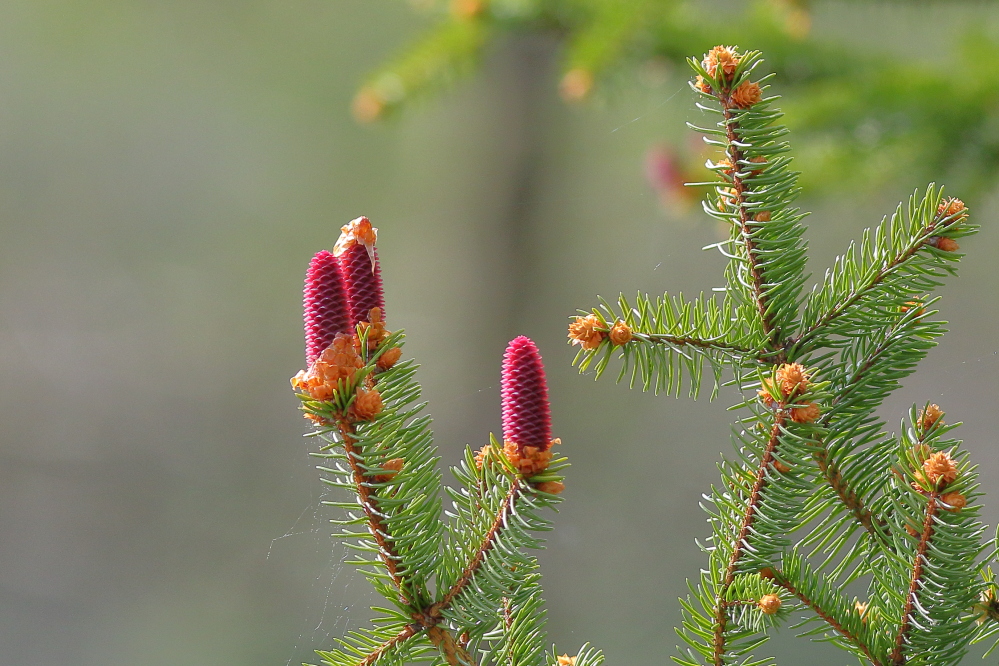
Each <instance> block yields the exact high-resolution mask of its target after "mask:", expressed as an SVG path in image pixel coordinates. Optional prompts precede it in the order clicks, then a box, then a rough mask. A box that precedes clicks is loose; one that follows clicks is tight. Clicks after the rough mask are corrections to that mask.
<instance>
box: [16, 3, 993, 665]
mask: <svg viewBox="0 0 999 666" xmlns="http://www.w3.org/2000/svg"><path fill="white" fill-rule="evenodd" d="M413 4H414V5H421V6H410V5H409V4H407V3H405V2H401V1H399V0H295V1H291V2H289V1H287V0H285V1H282V2H277V1H276V0H240V1H238V2H237V1H233V0H171V1H170V2H153V1H150V0H94V1H92V2H87V3H81V2H71V1H69V0H2V1H0V423H2V429H0V665H3V666H6V665H8V664H10V665H18V666H20V665H41V664H45V665H49V664H62V663H67V664H68V663H72V664H74V665H75V666H119V665H125V664H136V663H141V664H144V665H149V666H154V665H160V664H163V665H166V664H170V665H171V666H173V665H177V664H184V665H192V666H201V665H205V666H207V665H212V666H225V665H229V664H231V665H234V666H235V665H237V664H238V665H240V666H248V665H251V664H253V665H258V664H259V665H265V664H266V665H272V664H277V665H284V664H298V663H301V662H302V661H313V662H315V661H316V659H315V658H314V657H313V655H312V651H313V650H314V649H318V648H324V647H329V646H331V645H332V643H333V638H334V637H337V636H341V635H342V634H343V633H344V631H346V630H348V629H350V628H353V627H357V626H363V625H365V624H366V622H367V620H368V613H369V611H368V609H367V606H368V605H369V604H370V603H371V602H373V601H375V599H374V598H373V597H372V596H371V595H370V593H369V589H368V585H367V583H366V582H365V581H363V580H361V579H359V577H358V576H357V575H356V573H355V572H354V571H353V570H351V569H350V568H348V567H345V566H344V565H342V564H341V560H342V559H343V556H344V551H343V549H342V547H341V546H340V545H339V544H336V543H334V542H333V541H332V540H331V538H330V537H329V533H330V531H331V528H330V526H329V524H328V522H327V520H328V519H329V518H330V517H333V514H332V513H331V512H332V511H333V510H330V509H326V508H324V507H322V506H320V504H319V503H320V501H321V500H322V499H323V497H324V492H325V491H324V489H323V488H321V484H320V483H319V480H318V475H317V473H316V472H315V470H314V469H313V467H314V461H312V460H311V459H310V458H309V456H308V451H309V446H310V443H311V442H309V441H307V440H304V439H302V437H301V436H302V435H303V434H304V433H305V432H306V431H307V425H306V422H305V421H304V419H302V418H301V416H300V415H299V413H298V412H297V409H296V408H297V400H296V399H295V397H294V396H293V394H292V393H291V391H290V390H289V385H288V378H289V377H291V376H292V375H293V374H294V373H295V372H297V371H298V370H299V369H300V368H301V367H302V366H303V364H304V360H303V340H302V332H301V312H300V306H301V285H302V278H303V275H304V270H305V267H306V266H307V264H308V261H309V258H310V257H311V255H312V254H313V253H314V252H315V251H317V250H318V249H320V248H329V247H331V246H332V244H333V242H334V241H335V239H336V237H337V235H338V233H339V227H340V226H341V225H342V224H344V223H346V222H347V221H348V220H350V219H352V218H354V217H356V216H358V215H362V214H364V215H367V216H369V217H370V218H371V219H372V220H373V222H374V223H375V225H376V226H378V227H379V228H380V230H381V235H380V238H379V252H380V255H381V258H382V261H383V274H384V277H385V281H386V289H387V314H388V323H389V326H390V328H393V329H394V328H405V329H406V330H407V333H408V336H409V338H408V344H407V347H406V352H407V355H412V356H414V357H416V358H417V359H419V360H420V361H421V363H423V368H422V370H421V375H420V376H421V379H422V382H423V385H424V387H425V394H426V397H427V398H428V399H429V400H430V403H431V407H430V411H431V413H432V414H433V415H434V417H435V432H436V435H437V443H438V445H439V447H440V449H441V452H442V455H443V457H444V461H445V463H446V464H451V463H453V462H456V461H457V460H458V457H459V455H460V452H461V450H462V449H463V447H464V446H465V445H466V444H470V445H472V446H473V447H478V446H480V445H481V444H482V443H484V442H485V441H486V437H487V434H488V433H489V432H490V431H494V432H496V431H498V430H499V386H498V384H499V365H500V360H501V355H502V352H503V349H504V346H505V343H506V341H507V340H509V339H510V338H511V337H513V336H515V335H518V334H526V335H529V336H532V337H533V338H534V339H535V340H536V341H537V342H538V343H539V345H540V347H541V349H542V353H543V354H544V356H545V361H546V365H547V369H548V376H549V381H550V384H551V393H552V403H553V411H554V422H555V433H556V435H557V436H560V437H561V438H562V441H563V442H564V445H563V453H566V454H567V455H569V456H570V458H571V460H572V461H573V463H574V464H573V467H572V469H571V470H570V474H569V478H568V489H567V490H566V493H565V499H566V500H567V501H566V503H565V504H564V505H563V509H562V511H561V513H560V515H559V516H558V517H557V519H556V523H557V529H556V530H555V531H554V532H553V533H552V535H551V538H550V540H549V548H548V550H546V551H544V552H543V553H541V555H540V557H541V560H542V566H543V572H544V576H545V588H546V598H547V600H548V607H549V609H550V623H549V627H550V630H551V638H552V640H554V641H555V642H556V643H557V644H558V647H559V650H560V652H561V651H568V652H569V653H570V654H573V653H574V652H575V651H576V649H577V648H578V646H579V645H580V644H581V643H583V642H585V641H591V642H593V643H594V644H595V645H597V646H598V647H601V648H603V649H604V650H605V651H606V653H607V656H608V660H609V663H611V664H654V663H663V662H665V661H666V660H667V659H668V655H669V654H671V653H672V652H673V649H674V648H673V646H674V645H675V644H676V642H677V639H676V637H675V636H674V634H673V631H672V627H673V626H674V625H675V623H676V622H677V621H678V618H679V614H678V604H677V602H676V598H677V597H678V596H680V595H681V594H685V593H686V587H685V579H686V578H687V577H695V576H696V575H697V573H698V570H699V567H700V566H701V565H702V562H703V557H702V554H701V553H700V552H699V551H698V548H697V546H696V544H695V543H694V540H695V538H703V537H704V536H706V535H707V526H706V525H705V523H704V519H705V516H704V514H703V513H702V512H701V510H700V509H699V508H698V501H699V499H700V494H701V493H702V492H705V491H707V489H708V488H709V487H710V485H711V484H712V483H714V482H715V481H716V479H717V472H716V470H715V468H714V463H715V462H716V461H717V460H718V458H719V454H720V453H722V452H726V453H727V452H729V451H730V450H731V445H730V444H729V439H728V432H729V421H730V417H731V415H730V414H728V413H727V412H725V410H724V407H726V406H727V405H728V404H731V403H732V402H733V401H734V400H735V396H734V395H733V394H732V393H731V392H726V391H723V392H722V394H721V396H720V398H719V399H718V400H717V401H716V402H715V403H713V404H712V403H709V402H708V401H707V400H706V399H702V400H701V401H699V402H696V403H693V402H691V401H689V400H688V399H686V398H681V399H680V400H676V399H673V398H664V397H656V396H653V395H644V394H641V393H640V392H638V391H629V390H628V389H627V388H626V387H624V386H616V385H614V384H613V382H612V381H610V380H609V379H608V380H604V381H601V382H599V383H595V382H593V381H592V380H591V379H590V378H587V377H580V376H578V375H577V373H576V371H575V370H574V369H573V368H572V367H570V361H571V359H572V357H573V355H574V350H573V349H572V348H569V347H568V346H566V344H565V327H566V324H567V317H569V316H570V315H572V314H574V312H575V310H576V308H584V309H589V308H590V307H592V306H593V305H595V304H596V303H597V298H596V296H597V295H598V294H599V295H602V296H605V297H610V298H612V297H614V296H616V295H617V294H618V293H619V292H621V291H623V292H625V293H627V294H633V293H634V292H635V291H637V290H642V291H647V292H650V293H662V292H663V291H665V290H667V289H668V290H669V291H671V292H677V291H684V292H686V293H696V292H698V291H701V290H708V289H709V288H711V287H713V286H718V285H720V284H721V282H722V278H721V270H722V267H723V259H722V257H721V256H720V255H718V254H717V253H707V252H702V251H700V249H699V248H700V247H702V246H704V245H706V244H708V243H711V242H714V241H715V240H716V238H717V230H716V229H715V227H714V225H713V223H711V222H710V221H709V220H708V219H707V218H706V216H704V215H703V214H701V213H699V212H698V205H697V202H696V199H693V198H691V197H690V196H688V195H685V194H683V193H682V192H683V191H681V190H680V189H679V188H678V187H677V184H678V183H679V182H680V181H682V180H683V178H687V177H688V176H687V175H686V174H687V173H690V174H693V175H692V176H689V177H692V178H695V179H696V178H700V177H701V176H698V175H697V170H696V169H697V166H698V164H699V163H700V162H703V159H704V157H705V154H703V153H702V152H701V151H702V149H701V148H700V147H699V146H698V145H697V141H696V137H695V139H694V140H693V141H692V140H691V134H692V133H691V132H690V131H688V130H686V129H685V127H684V122H685V121H691V122H695V123H697V122H701V123H703V122H706V120H705V118H704V116H703V115H702V114H701V112H700V111H698V110H697V109H696V107H695V105H694V100H693V95H692V93H691V92H690V91H689V88H688V87H687V84H686V80H687V72H686V70H685V68H684V66H683V65H682V62H681V61H680V57H681V56H683V55H698V54H700V53H703V51H704V50H706V49H707V48H709V47H710V46H712V45H713V44H714V43H718V42H736V43H738V44H740V46H742V47H744V48H757V47H759V48H764V49H766V50H768V53H770V52H772V54H773V56H772V57H771V59H770V61H769V62H770V65H771V66H773V67H774V68H775V70H776V71H777V72H778V74H779V75H778V77H777V79H775V81H774V84H775V88H776V92H779V93H781V94H785V95H786V99H785V101H784V102H783V105H784V106H785V107H786V109H787V110H788V124H789V125H791V126H792V128H793V129H794V130H795V132H796V134H795V135H793V136H792V141H793V143H794V145H795V147H796V152H795V155H796V157H797V158H798V168H799V169H800V170H802V171H803V172H805V174H806V175H805V176H804V177H803V184H804V185H805V186H806V191H805V194H804V196H803V197H802V199H801V204H802V206H803V207H804V208H805V209H808V210H812V211H814V214H813V215H812V216H811V217H810V218H809V219H808V224H809V231H808V240H809V243H810V247H811V263H810V269H811V271H812V272H813V273H814V274H815V275H816V276H821V275H822V273H823V272H824V270H825V267H826V266H827V265H829V263H830V262H831V260H832V258H833V257H834V256H835V255H836V254H837V253H838V252H840V251H842V249H844V247H845V243H846V242H847V240H848V239H849V238H852V237H854V236H855V235H857V234H858V233H859V232H860V230H862V229H863V228H864V227H867V226H870V225H873V224H876V223H877V222H878V221H879V220H880V218H881V216H882V215H884V214H885V213H888V212H890V211H891V210H892V209H893V207H894V206H895V204H896V203H897V201H899V200H900V199H902V198H904V197H907V196H908V195H909V194H910V193H911V192H912V191H913V189H915V188H920V189H921V188H923V187H925V182H926V181H927V180H930V179H933V180H939V181H942V182H946V183H947V184H948V188H949V193H950V194H954V195H958V196H962V197H963V198H964V199H965V200H966V201H967V202H968V203H969V204H970V205H971V206H972V207H973V212H974V219H975V221H976V222H978V223H979V224H982V225H983V229H982V232H981V233H980V234H979V235H978V236H975V237H973V238H970V239H967V240H966V241H965V242H963V243H962V244H963V246H964V247H963V248H962V249H963V250H966V251H967V252H968V254H967V257H966V258H965V259H963V260H962V263H961V276H960V278H959V279H958V280H952V281H950V282H949V283H948V285H947V286H946V287H944V288H943V289H942V290H941V293H942V294H943V295H944V296H945V298H944V300H943V301H942V304H941V306H940V309H941V311H942V313H941V316H942V317H943V318H945V319H947V320H949V321H951V327H950V328H951V332H950V334H949V335H948V336H947V337H945V338H944V339H943V341H942V343H941V344H940V346H939V347H938V348H937V349H935V350H934V351H933V352H932V353H931V354H930V356H929V357H928V359H927V360H926V362H925V363H924V364H923V365H922V367H921V368H920V370H919V371H918V372H917V373H916V374H915V375H913V376H911V377H910V378H909V379H907V380H906V382H905V389H904V390H903V391H900V392H899V393H898V394H897V395H895V396H893V397H892V398H891V400H890V401H889V402H888V403H887V404H886V405H885V406H884V408H883V410H882V413H883V415H884V416H885V418H886V419H888V422H889V428H892V427H897V426H896V425H895V424H897V423H898V422H899V420H900V419H901V418H902V417H903V416H904V413H905V411H906V410H907V408H908V405H909V404H911V403H912V402H920V403H922V402H924V401H927V400H929V401H933V402H938V403H939V404H940V405H941V406H942V407H943V408H944V409H945V410H946V411H947V413H948V416H947V419H948V421H957V420H961V421H964V422H965V423H966V424H967V425H966V426H965V427H964V428H963V429H962V430H961V431H960V433H959V434H960V435H961V436H963V437H964V438H965V440H966V442H967V446H968V448H969V449H970V450H971V452H972V455H973V458H974V459H975V460H976V461H977V462H978V463H979V464H980V473H981V474H982V480H983V482H984V487H985V489H986V490H987V491H993V492H992V494H991V495H990V496H988V497H987V498H985V500H984V503H985V510H984V515H985V519H986V521H988V522H989V523H990V524H992V525H995V523H996V521H997V520H999V495H997V494H996V492H995V489H994V488H992V487H991V486H994V485H995V484H993V483H990V481H992V480H994V479H996V478H999V456H997V454H996V440H995V436H994V435H993V431H994V421H993V419H994V418H995V414H996V407H997V404H996V403H997V400H996V396H997V388H999V386H997V384H999V332H997V325H999V308H996V306H995V294H996V293H999V275H997V272H996V271H995V268H994V266H995V256H996V253H997V251H999V232H997V230H996V226H995V225H994V224H993V223H992V220H993V218H994V217H995V214H996V209H997V200H996V197H995V190H996V170H997V167H999V158H997V155H999V151H997V150H996V149H995V146H996V145H999V67H993V64H994V63H997V61H999V49H996V44H997V42H999V6H996V5H995V4H994V3H981V2H915V3H898V2H887V3H873V4H872V3H865V2H860V1H859V0H858V1H856V2H847V1H843V2H825V1H822V2H819V1H816V2H814V3H811V4H809V5H804V4H800V3H787V2H785V3H776V4H775V3H772V2H765V3H741V2H708V1H707V0H691V1H689V2H673V1H672V0H655V1H653V0H648V1H646V0H641V1H640V2H639V1H638V0H636V1H635V2H634V3H628V2H616V1H614V0H607V1H605V2H598V1H597V0H589V1H588V2H579V1H577V2H568V0H566V1H564V2H560V3H557V2H549V1H547V0H546V1H545V2H540V1H537V2H536V1H535V0H516V1H514V0H504V1H502V2H501V1H500V0H495V4H494V6H493V7H492V8H490V7H488V6H485V5H484V4H483V3H474V2H472V3H468V2H464V3H462V2H458V3H450V4H449V3H446V2H445V3H436V4H435V3H434V2H432V1H431V2H423V3H413ZM542 5H545V6H548V5H550V6H552V7H555V9H550V8H549V9H545V8H544V7H541V6H542ZM539 7H541V8H540V9H539ZM639 10H640V11H639ZM518 12H519V13H518ZM601 12H609V13H601ZM614 12H617V13H616V14H615V13H614ZM642 12H645V13H642ZM650 17H656V18H655V20H653V19H652V18H650ZM621 26H624V27H621ZM448 31H451V32H448ZM462 31H465V32H462ZM601 31H602V32H603V36H602V37H601ZM442 34H443V35H445V37H446V38H444V37H441V35H442ZM452 34H454V35H458V37H455V38H453V39H452V38H451V37H448V35H452ZM449 39H450V41H449ZM463 39H464V41H462V40H463ZM587 40H589V41H587ZM615 40H616V41H615ZM594 44H596V46H594ZM601 45H603V46H601ZM608 45H609V46H608ZM435 49H436V50H435ZM358 91H360V93H358ZM352 110H353V115H354V116H355V117H356V118H357V119H359V120H362V121H373V120H377V121H379V122H374V123H368V124H361V123H358V122H356V120H355V118H352ZM799 137H800V141H799ZM768 648H769V649H771V651H772V652H774V653H776V654H778V655H780V656H781V657H782V658H785V659H786V660H787V661H786V663H794V660H796V659H797V660H800V659H802V658H805V657H806V656H807V658H808V659H809V660H810V663H812V664H815V665H816V666H818V665H819V664H829V665H834V664H842V663H846V661H847V659H846V657H845V656H844V655H842V654H840V653H839V652H838V651H836V650H833V649H831V648H828V647H826V646H823V645H818V646H816V645H813V644H808V643H805V642H802V641H795V640H791V632H788V631H785V632H783V634H782V635H781V636H779V637H778V638H777V640H775V641H773V642H772V643H771V644H770V645H769V646H768ZM990 659H991V660H993V661H994V660H995V657H994V656H993V657H991V658H990ZM967 661H968V663H977V662H978V660H977V659H975V658H972V657H969V658H968V660H967Z"/></svg>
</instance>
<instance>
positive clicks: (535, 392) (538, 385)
mask: <svg viewBox="0 0 999 666" xmlns="http://www.w3.org/2000/svg"><path fill="white" fill-rule="evenodd" d="M501 393H502V396H503V439H504V440H505V441H507V442H511V443H513V444H515V445H516V446H517V449H518V450H519V451H523V449H524V447H527V446H532V447H535V448H537V449H538V450H539V451H547V450H548V448H549V447H550V446H551V441H552V425H551V410H550V408H549V406H548V384H547V382H546V381H545V368H544V365H542V363H541V354H540V353H539V352H538V348H537V346H535V344H534V343H533V342H532V341H531V339H530V338H528V337H525V336H523V335H522V336H520V337H519V338H515V339H513V340H512V341H511V342H510V344H509V345H508V346H507V348H506V354H505V355H504V356H503V382H502V390H501Z"/></svg>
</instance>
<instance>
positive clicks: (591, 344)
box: [569, 314, 606, 350]
mask: <svg viewBox="0 0 999 666" xmlns="http://www.w3.org/2000/svg"><path fill="white" fill-rule="evenodd" d="M601 326H602V324H601V323H600V319H599V318H598V317H597V316H596V315H592V314H591V315H586V316H585V317H576V318H575V319H574V320H573V321H572V323H571V324H569V341H570V342H571V343H572V344H574V345H579V346H580V347H582V348H583V349H586V350H590V349H596V348H597V347H599V346H600V343H601V342H602V341H603V339H604V337H605V335H606V333H604V332H603V331H599V330H597V329H598V328H600V327H601Z"/></svg>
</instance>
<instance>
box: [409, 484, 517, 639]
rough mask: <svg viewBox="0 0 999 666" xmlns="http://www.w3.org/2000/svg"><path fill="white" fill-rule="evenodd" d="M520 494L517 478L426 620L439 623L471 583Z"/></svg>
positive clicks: (428, 610)
mask: <svg viewBox="0 0 999 666" xmlns="http://www.w3.org/2000/svg"><path fill="white" fill-rule="evenodd" d="M522 492H524V484H523V482H522V481H521V480H520V479H519V478H518V479H514V480H513V484H512V485H511V486H510V490H509V492H507V494H506V497H504V498H503V502H502V504H500V508H499V511H497V512H496V520H494V521H493V524H492V526H491V527H490V528H489V531H488V532H486V536H485V538H484V539H482V543H481V544H480V545H479V548H478V550H477V551H476V552H475V555H473V556H472V559H471V560H470V561H469V562H468V564H467V565H466V566H465V570H464V571H462V572H461V575H460V576H459V577H458V580H457V581H455V584H454V585H452V586H451V589H449V590H448V591H447V592H445V593H444V596H443V597H441V600H440V601H438V602H437V603H435V604H434V605H433V606H431V607H430V608H429V609H427V613H426V614H427V616H428V619H432V622H433V623H434V624H436V622H439V621H440V619H441V617H442V615H441V614H442V613H443V611H444V610H445V609H446V608H447V607H448V606H450V605H451V603H452V602H453V601H454V600H455V598H456V597H457V596H458V595H459V594H461V592H462V590H464V589H465V588H466V587H467V586H468V584H469V583H471V582H472V578H473V576H475V572H476V571H478V569H479V567H481V566H482V563H483V562H485V560H486V555H487V554H488V553H489V551H490V550H492V549H493V547H494V546H495V545H496V537H497V536H499V533H500V531H501V530H502V529H503V525H504V524H505V523H506V521H507V518H508V517H509V515H510V512H511V511H512V510H513V503H514V502H515V501H516V499H517V497H519V496H520V494H521V493H522Z"/></svg>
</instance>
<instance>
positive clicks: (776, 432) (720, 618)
mask: <svg viewBox="0 0 999 666" xmlns="http://www.w3.org/2000/svg"><path fill="white" fill-rule="evenodd" d="M786 422H787V412H786V411H785V410H781V411H779V412H777V416H776V418H775V420H774V425H773V427H772V428H771V429H770V440H769V441H768V442H767V448H766V449H765V450H764V452H763V456H762V458H761V459H760V467H759V469H758V470H757V472H756V481H755V483H754V484H753V490H752V492H751V493H750V495H749V501H748V502H747V503H746V513H745V515H744V516H743V519H742V525H741V527H740V528H739V535H738V537H737V538H736V541H735V547H734V548H733V549H732V556H731V557H730V558H729V561H728V568H726V570H725V579H724V580H723V581H722V585H721V588H720V589H719V590H718V596H717V599H716V602H715V631H714V638H713V640H712V646H713V647H714V663H715V666H723V664H724V660H723V658H724V655H725V625H726V624H727V622H728V607H729V604H728V603H727V602H726V601H725V594H726V592H727V591H728V588H729V587H730V586H731V585H732V582H733V581H734V580H735V574H736V569H737V567H738V565H739V560H740V559H741V558H742V554H743V551H744V549H745V548H746V547H747V546H748V545H749V544H747V543H746V539H747V538H748V537H749V534H750V532H751V531H752V528H753V521H754V520H755V519H756V512H757V507H758V505H759V503H760V497H761V496H762V493H763V487H764V486H765V485H766V483H767V470H768V469H770V467H772V466H773V463H774V451H775V450H776V449H777V443H778V442H779V441H780V431H781V428H783V427H784V424H785V423H786Z"/></svg>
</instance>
